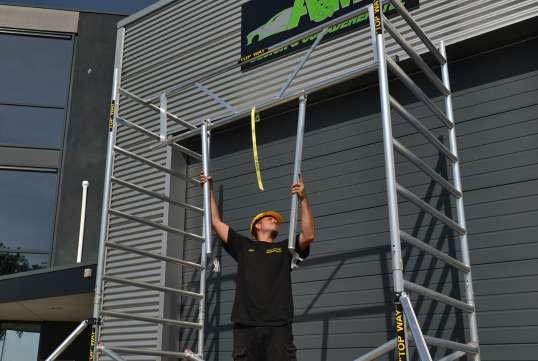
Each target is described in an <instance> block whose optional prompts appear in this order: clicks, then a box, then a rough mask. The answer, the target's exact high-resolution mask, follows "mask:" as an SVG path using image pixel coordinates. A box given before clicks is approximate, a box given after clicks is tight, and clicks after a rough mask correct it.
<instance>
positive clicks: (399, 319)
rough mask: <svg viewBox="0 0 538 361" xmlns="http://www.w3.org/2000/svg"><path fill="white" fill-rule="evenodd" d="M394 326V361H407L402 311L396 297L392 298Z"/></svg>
mask: <svg viewBox="0 0 538 361" xmlns="http://www.w3.org/2000/svg"><path fill="white" fill-rule="evenodd" d="M394 326H395V327H396V361H407V344H406V341H407V340H406V338H405V321H404V313H403V309H402V304H401V303H400V301H399V300H398V299H395V300H394Z"/></svg>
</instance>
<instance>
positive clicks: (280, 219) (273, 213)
mask: <svg viewBox="0 0 538 361" xmlns="http://www.w3.org/2000/svg"><path fill="white" fill-rule="evenodd" d="M263 217H273V218H274V219H276V221H277V222H278V224H280V223H282V222H284V217H282V215H281V214H280V213H278V212H277V211H264V212H261V213H258V214H256V215H255V216H254V218H252V221H251V222H250V234H251V235H252V236H253V237H254V238H256V234H254V225H255V224H256V223H257V222H258V221H259V220H260V219H262V218H263Z"/></svg>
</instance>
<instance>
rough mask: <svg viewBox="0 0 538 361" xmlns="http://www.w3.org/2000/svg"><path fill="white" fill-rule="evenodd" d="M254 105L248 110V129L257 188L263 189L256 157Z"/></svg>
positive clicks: (258, 162)
mask: <svg viewBox="0 0 538 361" xmlns="http://www.w3.org/2000/svg"><path fill="white" fill-rule="evenodd" d="M257 120H259V118H258V119H257V116H256V106H253V107H252V111H251V112H250V130H251V133H252V155H253V156H254V167H255V168H256V178H257V179H258V188H260V190H261V191H263V190H264V189H263V183H262V173H261V171H260V161H259V159H258V146H257V145H256V121H257Z"/></svg>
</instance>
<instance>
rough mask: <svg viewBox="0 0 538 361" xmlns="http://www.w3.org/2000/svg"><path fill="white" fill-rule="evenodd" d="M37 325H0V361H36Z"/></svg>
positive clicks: (37, 350) (37, 345) (37, 349)
mask: <svg viewBox="0 0 538 361" xmlns="http://www.w3.org/2000/svg"><path fill="white" fill-rule="evenodd" d="M38 352H39V325H32V324H26V325H25V324H9V323H5V324H2V327H1V328H0V361H14V360H17V361H37V356H38Z"/></svg>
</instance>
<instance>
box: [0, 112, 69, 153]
mask: <svg viewBox="0 0 538 361" xmlns="http://www.w3.org/2000/svg"><path fill="white" fill-rule="evenodd" d="M64 123H65V110H64V109H56V108H44V107H29V106H23V105H5V104H2V105H0V145H2V146H23V147H43V148H48V149H61V147H62V143H63V135H64Z"/></svg>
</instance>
